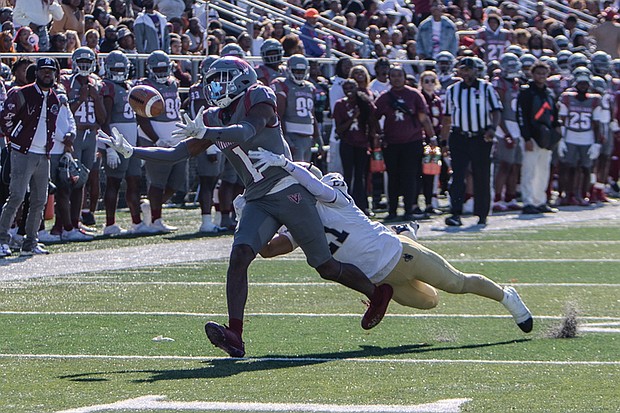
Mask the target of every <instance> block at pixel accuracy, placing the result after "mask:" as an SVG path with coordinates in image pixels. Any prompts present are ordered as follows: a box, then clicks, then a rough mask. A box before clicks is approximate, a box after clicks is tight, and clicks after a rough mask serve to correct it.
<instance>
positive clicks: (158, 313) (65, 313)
mask: <svg viewBox="0 0 620 413" xmlns="http://www.w3.org/2000/svg"><path fill="white" fill-rule="evenodd" d="M0 315H22V316H37V315H49V316H76V315H88V316H149V317H159V316H161V317H169V316H174V317H202V318H204V317H228V315H227V314H225V313H188V312H175V311H0ZM245 315H246V317H308V318H315V317H339V318H341V317H356V318H357V317H360V314H356V313H246V314H245ZM385 317H392V318H512V316H511V315H508V314H506V315H504V314H386V315H385ZM535 318H536V319H538V320H563V319H564V318H565V316H552V315H545V316H535ZM579 319H580V320H591V321H610V322H614V321H620V317H606V316H603V317H594V316H584V317H579Z"/></svg>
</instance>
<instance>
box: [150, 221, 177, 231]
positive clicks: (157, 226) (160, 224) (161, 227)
mask: <svg viewBox="0 0 620 413" xmlns="http://www.w3.org/2000/svg"><path fill="white" fill-rule="evenodd" d="M151 228H153V229H154V230H156V231H157V232H163V233H169V232H174V231H176V230H178V228H177V227H173V226H171V225H168V224H166V223H165V222H164V220H163V219H161V218H157V219H156V220H155V221H154V222H153V223H152V224H151Z"/></svg>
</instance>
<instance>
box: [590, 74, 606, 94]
mask: <svg viewBox="0 0 620 413" xmlns="http://www.w3.org/2000/svg"><path fill="white" fill-rule="evenodd" d="M592 90H593V91H595V92H596V93H599V94H601V95H602V94H604V93H605V92H606V91H607V81H605V79H603V78H602V77H600V76H594V77H593V78H592Z"/></svg>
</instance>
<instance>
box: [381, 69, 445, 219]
mask: <svg viewBox="0 0 620 413" xmlns="http://www.w3.org/2000/svg"><path fill="white" fill-rule="evenodd" d="M388 77H389V80H390V85H391V88H390V89H389V90H388V91H386V92H384V93H383V94H382V95H381V96H379V97H378V98H377V101H376V106H377V119H379V120H380V119H381V118H385V123H384V125H383V146H384V150H383V156H384V159H385V166H386V169H387V174H388V216H387V217H386V221H394V220H396V219H397V215H396V209H397V207H398V197H399V195H402V196H403V203H404V206H405V215H404V217H403V218H404V219H405V220H411V219H413V210H414V209H415V207H416V206H417V204H418V200H417V194H418V192H419V191H418V188H417V182H418V179H417V178H418V176H420V174H421V168H422V156H423V154H424V133H423V132H425V133H426V136H432V137H433V138H432V139H435V143H436V139H437V138H436V137H435V132H434V131H433V125H432V124H431V120H430V118H429V110H428V106H427V104H426V100H425V99H424V97H423V96H422V94H421V93H420V91H419V90H417V89H414V88H412V87H410V86H406V85H405V79H406V74H405V70H404V69H403V67H402V66H400V65H393V66H391V67H390V71H389V73H388Z"/></svg>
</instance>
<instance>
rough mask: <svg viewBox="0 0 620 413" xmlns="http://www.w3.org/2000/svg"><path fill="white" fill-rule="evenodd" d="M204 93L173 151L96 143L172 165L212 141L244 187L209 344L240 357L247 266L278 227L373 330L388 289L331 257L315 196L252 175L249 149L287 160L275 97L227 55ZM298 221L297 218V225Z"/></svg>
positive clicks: (273, 174)
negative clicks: (352, 299)
mask: <svg viewBox="0 0 620 413" xmlns="http://www.w3.org/2000/svg"><path fill="white" fill-rule="evenodd" d="M204 85H205V95H206V97H207V99H208V100H209V101H210V103H212V104H213V105H214V106H217V107H212V108H209V109H208V110H207V111H206V112H205V113H204V115H203V111H202V110H201V111H200V112H199V113H198V116H197V117H196V118H195V119H194V120H192V119H190V118H189V116H186V118H185V119H186V121H187V124H179V127H180V128H181V129H179V130H178V131H177V132H176V134H175V135H176V136H182V137H185V138H189V139H186V140H184V141H182V142H181V143H179V144H178V145H176V146H175V147H174V148H153V147H151V148H133V147H132V146H131V145H129V144H127V142H126V141H124V139H123V138H122V136H121V135H118V134H114V135H115V136H113V137H109V136H106V135H105V134H101V137H102V139H101V140H102V142H103V143H105V144H107V145H108V146H111V147H113V148H115V149H117V150H118V151H119V152H120V153H121V154H122V155H123V156H125V157H129V156H132V155H134V156H136V157H138V158H141V159H148V160H151V161H157V162H165V163H170V162H179V161H181V160H184V159H186V158H187V157H189V156H191V155H196V154H197V153H199V152H201V151H204V150H205V149H206V148H208V147H209V146H210V145H211V144H212V143H215V144H216V145H217V146H218V147H219V148H220V150H221V151H222V152H223V153H224V155H225V156H226V157H227V158H228V159H229V160H230V162H231V163H232V164H233V166H234V167H235V169H236V170H237V173H238V174H239V175H240V176H241V178H242V179H243V182H244V184H245V186H246V195H245V196H246V199H247V206H246V207H245V213H244V215H243V216H242V217H241V220H240V221H239V225H238V227H237V230H236V231H235V235H234V242H233V247H232V250H231V253H230V260H229V266H228V271H227V279H226V298H227V303H228V315H229V326H228V327H227V326H223V325H220V324H217V323H215V322H212V321H209V322H208V323H207V324H206V325H205V331H206V333H207V336H208V337H209V340H210V341H211V343H213V344H214V345H215V346H217V347H219V348H221V349H222V350H224V351H225V352H226V353H228V354H229V355H231V356H232V357H243V356H244V355H245V346H244V343H243V341H242V333H243V317H244V310H245V304H246V301H247V296H248V267H249V265H250V264H251V262H252V261H253V260H254V258H256V254H257V253H258V251H260V250H261V248H262V247H263V246H264V245H265V244H267V242H268V241H269V240H270V239H271V238H272V237H273V235H274V234H275V233H276V231H277V230H278V229H279V228H280V227H281V226H282V225H286V226H287V228H289V230H290V231H291V233H292V234H293V235H294V237H295V239H296V240H298V242H299V244H300V246H301V248H302V249H303V250H304V252H305V254H306V257H307V261H308V264H310V266H312V267H314V268H315V269H316V270H317V272H318V273H319V274H320V275H321V277H322V278H325V279H328V280H331V281H336V282H338V283H340V284H342V285H345V286H347V287H349V288H351V289H354V290H356V291H358V292H361V293H362V294H364V295H366V296H367V297H368V298H370V307H369V308H368V310H367V311H366V313H365V314H364V317H363V318H362V327H363V328H365V329H369V328H372V327H374V326H376V325H377V324H378V323H379V322H380V321H381V319H382V318H383V315H384V314H385V311H386V310H387V305H388V304H389V301H390V299H391V297H392V288H391V287H390V286H389V285H382V286H375V285H374V284H372V283H371V282H370V280H369V279H368V278H367V277H366V276H365V275H364V274H363V273H362V272H361V271H360V270H359V268H357V267H355V266H353V265H351V264H346V263H341V262H339V261H337V260H335V259H334V258H333V257H332V254H331V252H330V250H329V247H328V245H327V242H325V237H324V236H323V231H322V227H323V225H322V224H321V220H320V218H319V216H318V213H317V211H316V207H315V204H316V200H315V198H314V197H313V196H312V195H311V194H310V193H309V192H308V191H307V190H306V189H305V188H303V187H302V186H301V185H299V183H297V181H295V180H294V179H293V178H292V177H290V176H289V174H288V173H287V172H285V171H284V170H282V169H281V168H267V169H266V170H263V171H259V170H257V169H256V168H255V167H254V165H252V161H251V160H250V158H249V157H248V151H250V150H256V149H258V148H259V147H263V148H267V149H268V150H270V151H272V152H274V153H278V154H283V155H285V156H286V157H288V158H290V156H291V155H290V150H289V148H288V145H287V144H286V141H285V140H284V137H283V136H282V129H281V128H280V124H279V119H278V116H277V113H276V96H275V94H274V92H273V90H271V89H270V88H269V87H266V86H264V85H262V84H260V83H259V82H258V79H257V76H256V72H255V71H254V69H253V68H252V67H251V66H250V65H249V64H248V63H247V62H245V61H243V60H241V59H238V58H236V57H232V56H227V57H223V58H220V59H218V60H216V61H215V62H213V63H212V65H211V67H210V68H209V71H208V72H207V75H206V76H205V79H204ZM300 217H303V220H300Z"/></svg>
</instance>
